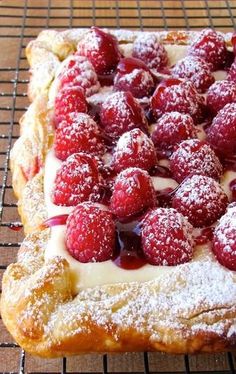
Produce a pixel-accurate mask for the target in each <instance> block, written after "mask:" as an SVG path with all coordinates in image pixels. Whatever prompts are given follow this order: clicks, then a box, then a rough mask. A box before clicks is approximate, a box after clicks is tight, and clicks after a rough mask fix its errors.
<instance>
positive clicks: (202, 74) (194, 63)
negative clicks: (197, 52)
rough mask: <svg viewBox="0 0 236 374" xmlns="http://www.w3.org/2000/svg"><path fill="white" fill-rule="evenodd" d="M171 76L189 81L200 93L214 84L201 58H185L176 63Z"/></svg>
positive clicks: (208, 68)
mask: <svg viewBox="0 0 236 374" xmlns="http://www.w3.org/2000/svg"><path fill="white" fill-rule="evenodd" d="M172 76H173V77H174V78H183V79H186V80H190V81H191V82H192V83H193V84H194V86H195V88H196V89H197V91H198V92H201V93H203V92H205V91H206V90H207V89H208V88H209V87H210V85H211V84H212V83H214V82H215V78H214V76H213V75H212V73H211V69H210V66H209V65H208V64H207V63H206V61H204V60H203V59H202V58H200V57H195V56H186V57H185V58H183V59H182V60H180V61H178V62H177V64H176V65H175V66H174V67H173V69H172Z"/></svg>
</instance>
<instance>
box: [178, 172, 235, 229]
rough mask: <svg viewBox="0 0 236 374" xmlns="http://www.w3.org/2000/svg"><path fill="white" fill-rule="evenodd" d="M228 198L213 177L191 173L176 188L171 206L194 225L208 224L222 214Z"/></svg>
mask: <svg viewBox="0 0 236 374" xmlns="http://www.w3.org/2000/svg"><path fill="white" fill-rule="evenodd" d="M227 204H228V198H227V196H226V194H225V192H224V191H223V189H222V188H221V186H220V185H219V183H217V182H216V181H215V180H214V179H212V178H209V177H206V176H203V175H193V176H192V177H189V178H187V179H186V180H185V181H184V182H183V183H182V184H181V185H180V187H179V188H178V189H177V191H176V193H175V195H174V197H173V200H172V206H173V208H175V209H177V210H178V211H179V212H180V213H182V214H183V215H184V216H186V217H188V220H189V222H190V223H191V224H192V225H193V226H195V227H203V226H209V225H211V224H212V223H214V222H215V221H216V220H217V219H218V218H220V217H221V215H222V214H224V212H225V210H226V206H227Z"/></svg>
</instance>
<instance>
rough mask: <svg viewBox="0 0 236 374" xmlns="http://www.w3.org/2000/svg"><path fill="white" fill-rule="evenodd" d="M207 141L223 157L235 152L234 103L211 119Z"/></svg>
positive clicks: (235, 112)
mask: <svg viewBox="0 0 236 374" xmlns="http://www.w3.org/2000/svg"><path fill="white" fill-rule="evenodd" d="M207 140H208V141H209V143H210V144H211V145H212V146H213V148H215V149H216V151H217V152H218V153H220V154H221V155H223V156H232V155H234V154H235V151H236V103H231V104H226V105H225V106H224V108H222V109H221V110H220V111H219V112H218V114H217V115H216V117H215V118H214V119H213V122H212V124H211V126H210V127H209V129H208V133H207Z"/></svg>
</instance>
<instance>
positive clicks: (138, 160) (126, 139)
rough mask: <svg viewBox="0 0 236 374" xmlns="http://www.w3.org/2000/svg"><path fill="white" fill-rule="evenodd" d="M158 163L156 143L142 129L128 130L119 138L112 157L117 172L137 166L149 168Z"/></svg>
mask: <svg viewBox="0 0 236 374" xmlns="http://www.w3.org/2000/svg"><path fill="white" fill-rule="evenodd" d="M156 163H157V157H156V151H155V148H154V144H153V142H152V141H151V139H149V138H148V136H147V135H146V134H144V133H143V132H142V131H141V130H139V129H133V130H131V131H129V132H126V133H124V134H123V135H122V136H121V137H120V139H119V140H118V142H117V145H116V148H115V151H114V153H113V157H112V166H113V168H114V170H115V171H116V172H117V173H119V172H120V171H121V170H123V169H127V168H129V167H135V166H136V167H138V168H141V169H145V170H149V169H150V168H151V167H153V166H155V165H156Z"/></svg>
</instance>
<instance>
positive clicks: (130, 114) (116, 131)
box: [100, 92, 147, 138]
mask: <svg viewBox="0 0 236 374" xmlns="http://www.w3.org/2000/svg"><path fill="white" fill-rule="evenodd" d="M100 120H101V124H102V126H103V127H104V130H105V132H106V133H107V134H108V135H109V136H110V137H116V138H117V137H120V136H121V135H122V134H123V133H124V132H126V131H129V130H132V129H135V128H141V130H144V131H145V132H146V131H147V120H146V117H145V114H144V111H143V109H142V107H141V105H140V104H139V102H138V101H137V100H136V99H135V98H134V97H133V95H132V94H131V93H130V92H115V93H114V94H112V95H110V96H108V98H107V99H105V100H104V102H103V103H102V105H101V111H100Z"/></svg>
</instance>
